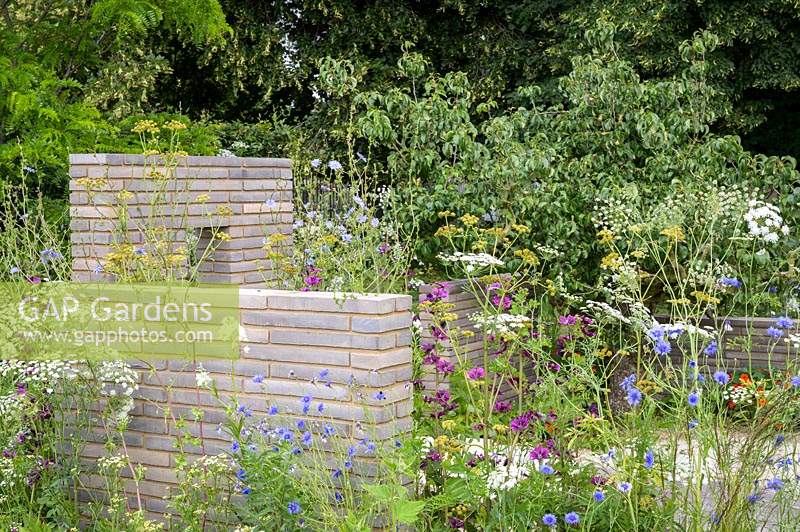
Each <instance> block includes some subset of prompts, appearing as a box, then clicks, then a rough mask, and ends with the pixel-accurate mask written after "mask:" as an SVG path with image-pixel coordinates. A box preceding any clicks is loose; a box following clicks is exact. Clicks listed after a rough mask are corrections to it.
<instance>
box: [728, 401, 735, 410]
mask: <svg viewBox="0 0 800 532" xmlns="http://www.w3.org/2000/svg"><path fill="white" fill-rule="evenodd" d="M728 408H729V409H731V410H733V409H734V408H736V403H734V402H733V401H728Z"/></svg>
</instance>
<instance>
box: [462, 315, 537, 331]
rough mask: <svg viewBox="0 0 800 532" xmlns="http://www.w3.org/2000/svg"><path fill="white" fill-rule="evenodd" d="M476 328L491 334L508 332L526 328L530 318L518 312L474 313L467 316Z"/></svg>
mask: <svg viewBox="0 0 800 532" xmlns="http://www.w3.org/2000/svg"><path fill="white" fill-rule="evenodd" d="M469 319H470V320H472V322H473V323H474V324H475V328H476V329H486V331H488V332H489V333H491V334H495V335H497V334H509V333H512V332H515V331H517V330H519V329H523V328H526V327H527V326H528V324H530V322H531V319H530V318H529V317H527V316H522V315H519V314H505V313H503V314H493V315H488V316H487V315H485V314H479V313H475V314H473V315H471V316H470V317H469Z"/></svg>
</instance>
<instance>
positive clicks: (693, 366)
mask: <svg viewBox="0 0 800 532" xmlns="http://www.w3.org/2000/svg"><path fill="white" fill-rule="evenodd" d="M689 367H690V368H692V369H694V368H696V367H697V361H696V360H690V361H689Z"/></svg>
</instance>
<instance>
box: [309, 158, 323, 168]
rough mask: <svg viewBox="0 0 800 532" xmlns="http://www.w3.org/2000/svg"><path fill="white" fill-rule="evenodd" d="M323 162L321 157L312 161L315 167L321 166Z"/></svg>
mask: <svg viewBox="0 0 800 532" xmlns="http://www.w3.org/2000/svg"><path fill="white" fill-rule="evenodd" d="M321 164H322V161H320V160H319V159H314V160H312V161H311V166H313V167H314V168H319V165H321Z"/></svg>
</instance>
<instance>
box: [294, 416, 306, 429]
mask: <svg viewBox="0 0 800 532" xmlns="http://www.w3.org/2000/svg"><path fill="white" fill-rule="evenodd" d="M296 425H297V430H305V429H306V422H305V421H303V420H302V419H301V420H300V421H298V422H297V423H296Z"/></svg>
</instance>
